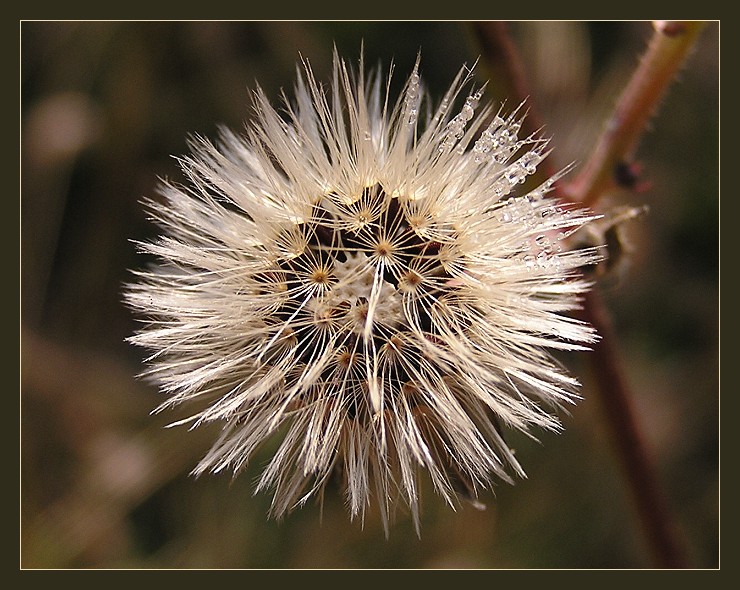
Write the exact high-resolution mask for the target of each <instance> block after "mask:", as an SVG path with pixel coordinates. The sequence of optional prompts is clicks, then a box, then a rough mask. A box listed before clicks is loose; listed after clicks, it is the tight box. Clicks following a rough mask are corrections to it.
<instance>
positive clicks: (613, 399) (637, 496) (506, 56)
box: [473, 22, 702, 568]
mask: <svg viewBox="0 0 740 590" xmlns="http://www.w3.org/2000/svg"><path fill="white" fill-rule="evenodd" d="M701 28H702V24H701V23H660V24H657V25H656V27H655V29H656V33H655V35H654V37H653V40H652V41H651V43H650V46H649V48H648V51H647V53H646V54H645V56H644V58H643V60H642V62H641V63H640V65H639V67H638V69H637V71H636V72H635V75H634V76H633V78H632V79H631V81H630V83H629V84H628V86H627V88H626V89H625V91H624V93H623V95H622V97H621V98H620V101H619V102H618V104H617V107H616V109H615V111H614V114H613V115H612V117H611V118H610V119H609V121H608V123H607V126H606V128H605V131H604V134H603V135H602V137H601V139H600V140H599V142H598V144H597V148H596V150H595V151H594V155H593V157H592V158H591V159H590V160H589V162H588V163H587V164H586V167H585V169H584V171H583V173H582V174H581V175H579V177H578V178H577V179H576V181H575V182H574V183H573V184H572V185H571V186H569V187H568V188H567V189H566V190H562V189H560V190H557V192H556V195H557V196H559V197H560V198H564V199H569V200H573V201H576V202H579V203H581V204H585V205H593V204H594V203H595V202H596V200H597V199H598V198H599V197H600V196H601V195H602V194H603V193H604V192H605V191H606V190H607V189H608V188H609V187H610V186H611V184H613V183H614V171H615V169H616V167H617V165H618V164H620V163H621V162H623V161H624V159H625V158H626V157H628V156H629V155H631V152H632V150H634V149H635V147H636V145H637V142H638V139H639V137H640V136H641V134H642V132H643V131H644V128H645V126H646V124H647V122H648V120H649V118H650V116H651V115H652V114H653V112H654V110H655V109H656V107H657V105H658V103H659V101H660V98H661V97H662V96H663V93H664V91H665V89H666V87H667V86H668V83H669V82H670V81H671V79H672V78H673V76H674V75H675V73H676V71H677V70H678V68H679V66H680V64H681V63H682V61H683V58H684V57H685V56H686V55H687V53H688V51H689V49H690V47H691V46H692V45H693V41H694V40H695V39H696V37H697V35H698V33H699V31H700V30H701ZM473 33H474V35H475V37H476V40H477V41H478V43H479V44H480V46H481V48H482V51H483V56H484V58H485V59H487V60H489V61H490V62H491V63H489V64H488V67H489V70H490V73H496V74H497V75H499V76H502V77H503V78H505V80H501V79H497V80H498V82H499V83H504V84H506V83H508V89H509V91H510V92H512V96H513V98H514V99H515V100H519V101H521V100H523V99H525V98H527V99H528V101H527V102H528V106H529V113H528V119H533V121H530V125H534V126H536V127H537V128H541V126H542V123H541V120H540V119H539V117H538V115H537V111H536V109H535V108H534V105H533V101H532V100H531V98H528V97H529V93H528V91H527V83H526V76H525V74H524V68H523V64H522V61H521V59H520V57H519V54H518V52H517V50H516V47H515V45H514V44H513V43H512V42H511V40H510V39H509V37H508V33H507V30H506V26H505V25H504V24H502V23H492V22H486V23H475V24H474V25H473ZM525 121H526V120H525ZM546 172H549V171H547V170H546ZM583 315H584V318H585V319H586V321H588V322H589V323H590V324H591V325H593V326H594V327H595V328H596V330H597V332H598V333H599V334H600V336H601V340H600V341H599V342H598V343H597V344H596V345H595V346H594V350H593V353H592V354H591V356H590V358H591V362H592V363H593V367H594V369H595V370H594V377H595V379H596V381H597V385H598V388H599V391H600V393H601V397H602V400H603V401H602V403H603V405H604V408H605V412H604V415H605V419H606V421H607V423H608V424H609V428H610V430H611V432H612V435H613V439H614V441H615V445H616V449H617V452H618V453H619V456H620V458H621V462H622V464H623V466H624V470H625V473H626V476H627V481H628V484H629V488H630V490H631V494H632V497H633V500H634V504H635V508H636V512H637V515H638V517H639V521H640V524H641V526H642V529H643V532H644V535H645V537H646V540H647V542H648V544H649V545H650V549H651V552H652V554H653V558H654V560H655V563H656V564H657V565H658V566H659V567H672V568H677V567H685V561H684V553H683V551H682V549H681V543H680V542H679V537H678V535H677V530H676V527H675V526H674V524H673V521H672V517H671V514H670V512H669V511H668V509H667V507H666V504H665V501H664V499H663V496H662V493H661V492H660V489H659V485H658V478H657V477H656V475H655V473H656V470H655V465H654V464H653V462H652V460H651V458H650V453H649V452H648V449H647V445H646V443H645V440H644V437H643V436H642V434H641V431H640V426H639V424H638V420H637V417H636V412H635V410H634V407H633V401H632V400H633V398H634V396H633V394H632V393H631V392H630V390H629V386H628V380H627V378H626V377H625V374H624V370H623V368H622V366H621V364H620V362H619V359H618V355H617V351H616V344H615V342H616V337H615V334H614V331H613V329H612V325H611V321H610V319H609V315H608V313H607V310H606V309H605V308H604V306H603V304H602V302H601V299H600V296H599V293H598V291H595V290H594V291H592V292H590V293H589V294H588V296H587V298H586V302H585V306H584V310H583Z"/></svg>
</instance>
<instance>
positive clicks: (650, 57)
mask: <svg viewBox="0 0 740 590" xmlns="http://www.w3.org/2000/svg"><path fill="white" fill-rule="evenodd" d="M704 24H705V23H702V22H664V21H658V22H656V23H655V32H654V33H653V36H652V39H651V40H650V44H649V45H648V48H647V51H646V52H645V55H644V56H643V58H642V60H641V61H640V64H639V65H638V67H637V69H636V70H635V72H634V73H633V75H632V77H631V78H630V81H629V83H628V84H627V86H626V87H625V89H624V91H623V92H622V95H621V96H620V98H619V101H618V102H617V104H616V106H615V108H614V111H613V112H612V114H611V116H610V117H609V119H608V121H607V123H606V125H605V127H604V130H603V132H602V134H601V137H600V138H599V140H598V141H597V143H596V147H595V148H594V149H593V151H592V155H591V157H590V158H589V160H588V161H587V163H586V164H585V165H584V167H583V170H582V171H581V172H580V173H579V174H578V176H577V177H576V179H575V181H574V182H573V184H572V185H571V186H569V187H567V189H566V191H567V194H568V196H569V197H570V198H571V199H572V200H574V201H576V202H578V203H582V204H584V205H586V206H589V207H593V206H594V204H595V203H596V202H597V201H598V200H599V199H600V198H601V197H602V196H604V195H605V194H606V193H607V192H608V191H609V190H610V189H612V188H614V187H615V184H616V175H615V172H616V170H617V168H618V166H620V165H621V164H623V163H628V162H629V160H630V159H631V158H632V156H633V155H634V151H635V149H636V148H637V146H638V143H639V140H640V138H641V137H642V134H643V132H644V131H645V129H646V127H647V124H648V122H649V120H650V117H652V116H653V115H654V114H655V111H656V109H657V108H658V106H659V104H660V101H661V99H662V97H663V96H664V94H665V91H666V89H667V87H668V85H669V84H670V83H671V82H672V81H673V79H674V77H675V76H676V73H677V72H678V70H679V68H680V67H681V65H682V64H683V62H684V59H685V58H686V56H687V55H688V54H689V51H690V50H691V48H692V47H693V46H694V42H695V41H696V39H697V38H698V36H699V33H700V32H701V30H702V29H703V28H704Z"/></svg>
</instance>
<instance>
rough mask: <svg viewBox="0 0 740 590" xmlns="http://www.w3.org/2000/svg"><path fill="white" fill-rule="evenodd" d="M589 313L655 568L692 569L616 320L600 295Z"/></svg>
mask: <svg viewBox="0 0 740 590" xmlns="http://www.w3.org/2000/svg"><path fill="white" fill-rule="evenodd" d="M583 311H584V316H585V317H586V318H587V319H588V322H589V323H590V324H591V325H592V326H593V327H594V328H595V329H596V331H597V332H598V333H599V335H600V336H601V340H600V341H599V342H598V343H597V344H596V345H595V346H594V347H593V351H592V353H591V363H592V366H593V370H594V377H596V379H598V382H599V389H600V391H601V402H602V406H603V412H604V416H605V417H606V423H607V425H608V427H609V429H610V431H611V432H610V434H611V437H612V439H613V442H614V445H615V446H616V448H617V450H618V453H619V457H620V459H621V462H622V466H623V468H624V471H625V473H626V475H627V478H628V480H629V484H630V486H629V488H630V491H631V493H632V499H633V501H634V505H635V508H636V510H637V512H638V514H639V517H640V522H641V523H642V527H643V530H644V533H645V536H646V537H647V541H648V542H649V545H650V549H651V551H652V554H653V559H654V562H655V564H656V565H657V566H658V567H661V568H683V567H686V555H685V551H684V549H683V546H682V545H683V544H682V543H681V542H680V536H679V534H678V530H677V529H676V526H675V525H674V524H673V520H672V518H671V515H670V513H669V511H668V508H667V504H666V501H665V498H664V497H663V493H662V491H661V489H660V486H659V484H658V481H657V477H656V476H655V473H656V469H655V465H654V463H653V460H652V458H651V456H650V454H649V453H648V448H647V444H646V442H645V440H644V437H643V435H642V432H641V430H640V427H639V424H638V420H637V416H636V413H635V410H634V404H633V403H632V399H633V396H632V393H631V392H630V390H629V385H628V383H627V379H626V377H625V375H624V372H623V371H622V369H621V366H620V362H619V354H618V352H617V350H616V347H615V346H614V343H615V342H616V335H615V333H614V328H613V326H612V322H611V318H610V317H609V313H608V311H607V310H606V308H605V307H604V305H603V303H602V301H601V297H599V295H598V292H597V291H591V292H590V293H588V294H587V295H586V298H585V304H584V310H583Z"/></svg>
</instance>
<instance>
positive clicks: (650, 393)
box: [21, 22, 719, 568]
mask: <svg viewBox="0 0 740 590" xmlns="http://www.w3.org/2000/svg"><path fill="white" fill-rule="evenodd" d="M718 29H719V27H718V24H717V23H713V24H710V25H709V26H708V27H707V29H706V30H705V31H704V32H703V33H702V36H701V38H700V40H699V43H698V46H697V49H696V51H695V53H694V54H693V55H692V56H691V58H690V59H689V60H688V62H687V66H686V68H685V69H684V70H683V71H682V73H681V76H680V79H679V81H678V82H677V83H676V84H674V85H673V86H672V87H671V89H670V92H669V94H668V97H667V99H666V100H665V101H664V103H663V105H662V108H661V110H660V113H659V115H658V116H657V117H656V118H655V119H654V120H653V123H652V128H651V130H650V132H649V133H648V134H647V135H646V136H645V138H644V140H643V142H642V144H641V148H640V151H639V156H640V161H641V162H642V164H643V167H644V169H645V179H646V180H647V181H649V182H650V184H651V186H650V188H649V189H647V190H646V191H644V192H642V193H641V194H622V195H615V196H614V198H613V202H614V203H615V204H632V205H640V204H644V203H646V204H648V205H649V206H650V213H649V214H648V215H647V216H645V217H643V218H641V219H639V220H636V221H634V222H632V223H630V224H629V226H628V227H626V228H625V232H626V234H627V237H628V239H629V243H630V244H631V247H632V254H631V256H630V257H629V259H628V260H627V264H626V265H625V266H624V268H623V269H622V271H621V273H620V275H619V276H618V277H611V279H609V280H608V281H606V282H605V283H604V284H603V285H602V286H601V288H602V290H603V292H604V296H605V298H606V300H607V302H608V305H609V308H610V309H611V311H612V313H613V318H614V322H615V324H616V328H617V331H618V333H619V348H620V353H621V355H622V360H623V363H624V366H625V369H626V373H627V376H628V378H629V380H630V383H631V384H632V386H633V388H634V392H635V403H636V407H637V409H638V416H639V420H640V423H641V425H642V427H643V429H644V431H645V434H646V437H647V440H648V442H649V446H650V449H651V452H652V453H653V456H654V458H655V461H656V464H657V466H658V476H659V478H660V481H661V483H662V485H663V486H664V490H665V493H666V497H667V500H668V503H669V506H670V508H671V511H672V513H673V514H674V516H675V519H676V523H677V526H678V528H679V531H680V534H681V538H682V539H683V541H684V543H685V545H686V548H687V551H688V555H689V562H690V565H692V566H693V567H700V568H714V567H717V566H718V559H719V547H718V528H719V527H718V523H719V500H718V496H719V486H718V470H719V465H718V463H719V462H718V455H719V452H718V407H719V391H718V390H719V380H718V330H719V326H718V308H719V304H718V299H719V298H718V272H719V264H718V227H719V198H718V134H719V128H718V100H719V93H718V92H719V91H718V87H719V49H718V47H719V46H718V32H719V31H718ZM509 30H510V32H511V34H512V38H513V39H514V41H515V42H516V44H517V46H518V47H519V49H520V50H521V52H522V56H523V59H524V63H525V66H526V68H527V72H528V74H529V77H530V81H531V97H532V104H533V105H534V106H535V108H537V110H538V111H539V112H540V115H541V117H542V118H543V119H544V121H545V122H546V124H547V129H546V132H547V134H548V135H552V136H553V138H554V139H553V143H552V145H553V147H554V149H555V152H554V154H553V156H552V157H553V158H555V160H556V162H557V164H558V165H559V166H563V165H566V164H568V163H569V162H571V161H576V162H584V161H585V159H586V158H587V157H588V152H589V149H590V148H591V147H592V145H593V142H594V139H595V136H596V134H597V133H598V131H599V130H600V128H601V124H602V120H603V117H604V116H605V114H606V113H607V112H608V110H609V108H610V107H611V106H612V105H613V102H614V100H615V98H616V96H617V94H618V92H619V89H620V88H621V87H622V86H623V85H624V83H625V81H626V79H627V78H628V76H629V74H630V72H631V71H632V69H633V68H634V66H635V65H636V63H637V60H638V56H639V54H640V53H641V52H642V50H643V48H644V47H645V44H646V41H647V39H648V38H649V37H650V34H651V32H652V28H651V25H650V23H647V22H640V23H630V22H619V23H610V22H597V23H588V22H542V23H540V22H521V23H520V22H516V23H510V24H509ZM362 43H364V53H365V59H366V63H367V64H369V65H375V64H381V66H382V69H383V71H384V72H385V71H387V69H388V66H389V64H390V62H391V60H393V61H394V63H395V69H396V75H395V78H394V80H395V86H394V88H397V87H398V86H399V85H400V83H401V81H402V80H403V79H404V78H405V76H407V74H408V73H409V71H410V69H411V67H412V66H413V63H414V61H415V60H416V57H417V54H418V52H419V51H421V73H422V77H423V79H424V80H425V81H426V83H427V84H428V86H429V89H430V91H431V92H432V94H433V95H434V96H435V98H436V99H437V100H438V99H439V98H440V97H441V94H442V93H443V91H444V90H445V89H446V86H447V85H448V84H449V82H450V81H451V80H452V78H453V76H454V75H455V73H456V72H457V70H458V69H459V67H460V65H461V64H462V63H463V62H467V63H469V64H470V63H472V62H473V61H474V60H475V59H476V57H477V56H478V49H477V47H476V44H475V40H474V37H473V36H472V35H471V32H470V26H469V25H468V24H466V23H447V22H419V23H415V22H395V23H394V22H375V23H374V22H358V23H354V22H336V23H322V22H307V23H303V22H255V23H251V22H229V23H219V22H204V23H198V22H176V23H175V22H173V23H168V22H148V23H137V22H124V23H114V22H89V23H86V22H24V23H22V26H21V67H22V71H21V100H22V121H21V124H22V176H21V180H22V195H21V231H22V234H21V248H22V251H21V255H22V259H21V262H22V264H21V279H22V306H21V311H22V318H21V319H22V330H21V354H22V359H21V360H22V375H21V377H22V392H21V404H22V405H21V442H22V449H21V450H22V453H21V494H22V497H21V528H22V530H21V565H22V567H26V568H223V567H228V568H433V567H450V568H640V567H649V566H650V565H651V563H650V560H649V553H648V551H647V549H646V547H645V545H644V543H643V540H642V538H641V536H640V531H639V527H638V525H637V523H636V520H635V518H634V512H633V510H632V507H631V505H630V501H629V495H628V493H627V490H626V487H625V483H624V478H623V475H622V472H621V468H620V465H619V462H618V460H617V458H616V456H615V454H614V451H613V448H612V446H611V444H610V441H609V438H608V436H607V434H606V432H607V430H606V428H605V425H604V423H603V419H602V415H601V406H600V405H599V399H598V393H597V392H596V391H594V387H593V383H592V379H591V376H590V374H589V367H588V358H587V355H586V354H581V355H576V356H568V357H564V358H563V360H564V362H565V363H566V364H567V365H568V366H569V367H570V368H571V370H572V371H573V372H574V373H575V374H576V375H577V376H578V377H579V378H580V379H581V381H582V382H583V384H584V387H583V392H582V393H583V396H584V400H583V402H582V403H580V404H579V405H578V406H576V407H574V408H573V409H572V412H571V415H569V416H568V415H566V416H563V422H564V425H565V427H566V428H565V432H564V433H562V434H559V435H554V434H546V433H543V434H542V436H541V437H540V441H541V443H542V444H537V443H533V442H531V441H528V440H526V439H524V438H521V437H517V436H514V435H512V436H511V437H510V439H511V440H510V442H511V443H512V444H513V446H515V447H516V450H517V454H518V457H519V459H520V461H521V462H522V464H523V466H524V468H525V469H526V471H527V474H528V479H527V480H524V481H520V482H518V483H517V485H516V486H508V485H506V484H501V485H498V486H497V487H496V489H495V492H496V493H495V496H494V495H493V494H491V495H490V496H489V497H487V498H485V499H486V501H487V504H488V509H487V510H486V511H485V512H483V513H480V512H477V511H475V510H473V509H470V508H468V507H463V508H461V509H460V510H459V511H458V512H457V513H455V512H453V511H451V510H450V509H449V508H448V507H447V506H446V505H443V503H442V500H441V499H439V498H438V497H436V496H434V495H433V494H431V493H427V494H426V495H425V497H424V500H423V517H422V533H421V538H420V539H419V538H417V537H416V534H415V532H414V530H413V527H412V525H411V522H410V520H409V519H408V517H407V516H406V515H404V514H399V516H398V519H397V522H396V524H395V526H394V527H393V528H392V530H391V534H390V538H389V539H388V540H386V539H385V537H384V534H383V530H382V527H381V526H380V525H379V523H378V521H377V519H376V518H375V515H374V514H371V515H370V517H369V518H368V519H367V521H366V522H365V524H364V528H363V526H362V523H359V522H350V521H349V519H348V516H347V512H346V509H345V506H344V505H343V499H342V496H341V493H340V492H339V491H337V490H330V493H328V494H327V498H326V501H325V504H324V507H323V512H322V511H320V509H319V507H318V506H317V505H314V504H309V505H307V506H306V507H305V508H304V509H302V510H300V511H298V512H296V513H294V514H292V515H291V516H289V517H288V518H286V519H285V520H284V521H283V522H280V523H276V522H274V521H269V520H267V517H266V512H267V508H268V506H269V501H270V498H269V497H268V496H265V495H259V496H253V495H252V489H253V483H254V479H255V477H256V475H257V474H258V472H259V468H260V465H261V464H264V460H265V455H262V456H259V457H257V458H256V460H255V461H253V463H252V465H251V467H250V468H249V469H248V470H247V472H246V473H244V474H242V475H241V476H240V477H238V478H236V479H232V478H231V477H230V476H229V475H228V474H227V475H218V476H203V477H201V478H199V479H194V478H192V477H190V476H189V475H188V473H189V471H190V470H191V469H192V468H193V467H194V466H195V464H196V462H197V461H198V459H199V458H200V457H201V456H202V454H203V453H204V452H205V451H206V450H207V448H208V446H209V444H210V442H211V441H213V440H214V436H215V434H216V432H215V431H214V430H213V429H208V428H204V429H201V430H197V431H192V432H189V431H187V430H186V429H185V428H175V429H165V428H163V427H164V426H165V425H166V424H167V423H168V422H169V421H171V420H173V419H174V418H175V415H174V414H168V415H156V416H151V415H150V413H149V412H150V411H151V410H152V409H153V408H154V407H155V406H156V405H157V403H158V402H159V401H160V397H159V395H158V394H157V392H156V391H154V390H153V389H152V388H151V387H150V386H148V385H147V384H146V383H144V382H142V381H139V380H137V379H136V377H135V376H136V374H137V373H138V372H139V371H140V370H141V368H142V365H141V361H142V357H143V352H142V351H140V350H136V349H133V348H132V347H131V346H129V345H128V344H126V343H125V341H124V339H125V338H126V337H127V336H128V335H130V334H131V333H132V332H133V331H134V330H135V328H136V323H135V321H134V319H133V318H132V316H131V314H130V313H129V311H128V310H127V309H126V308H125V307H124V306H123V304H122V303H121V289H122V284H123V283H124V282H126V281H128V280H130V279H131V275H130V274H129V270H128V269H132V268H137V267H141V266H142V265H143V264H144V263H145V262H146V261H145V260H142V257H141V256H139V255H137V254H136V253H135V248H134V245H133V244H132V242H131V240H141V239H146V238H149V237H152V236H153V235H154V231H155V229H154V227H153V226H152V225H150V224H149V223H148V221H147V220H146V216H145V213H144V211H143V210H142V207H141V205H140V199H141V198H142V197H143V196H150V197H151V196H156V184H157V177H158V176H166V177H171V178H174V179H180V178H181V176H180V174H179V172H178V169H177V166H176V162H175V160H174V159H173V158H172V156H173V155H180V154H183V153H185V152H186V151H187V146H186V140H187V136H188V134H194V133H198V134H202V135H205V136H208V137H212V138H215V136H216V134H217V128H218V126H219V125H222V124H223V125H227V126H229V127H231V128H234V129H238V128H240V127H242V126H243V125H244V123H245V122H246V121H247V120H248V119H249V117H250V116H251V114H252V113H251V106H250V103H249V92H250V89H252V88H254V86H255V82H256V81H258V82H259V83H260V84H261V85H262V87H263V88H264V89H265V91H266V92H267V94H268V96H271V97H274V98H275V102H277V99H278V93H279V91H280V89H281V88H284V89H285V90H286V92H287V93H288V94H290V93H291V92H292V87H293V83H294V79H295V68H296V61H297V59H298V57H299V54H300V55H303V56H305V57H307V58H308V59H309V60H310V61H311V64H312V67H313V69H314V71H315V73H316V75H317V77H318V78H319V79H322V80H326V81H328V80H329V72H330V68H331V54H332V47H333V45H334V44H336V46H337V48H338V50H339V52H340V53H341V54H342V55H343V56H345V57H347V58H349V59H354V58H356V57H357V56H359V53H360V46H361V44H362ZM484 72H485V70H484V69H483V68H481V70H480V71H479V74H480V75H481V77H483V75H484ZM500 87H501V85H498V84H497V81H496V80H495V79H494V80H492V81H491V83H490V84H489V86H488V91H489V96H493V97H494V98H496V99H497V100H499V99H503V98H505V97H503V96H498V95H497V92H498V90H499V89H500ZM511 106H515V105H511ZM265 452H267V450H265Z"/></svg>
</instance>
